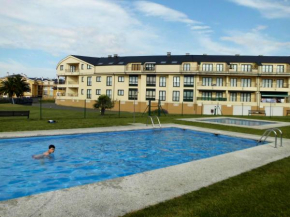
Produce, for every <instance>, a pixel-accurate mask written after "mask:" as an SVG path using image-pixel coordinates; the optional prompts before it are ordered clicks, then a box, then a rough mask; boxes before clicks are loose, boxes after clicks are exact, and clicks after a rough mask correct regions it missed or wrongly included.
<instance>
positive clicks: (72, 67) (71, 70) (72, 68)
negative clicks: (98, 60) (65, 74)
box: [69, 66, 77, 72]
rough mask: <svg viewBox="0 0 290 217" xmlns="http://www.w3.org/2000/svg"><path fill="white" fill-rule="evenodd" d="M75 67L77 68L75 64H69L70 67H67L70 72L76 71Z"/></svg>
mask: <svg viewBox="0 0 290 217" xmlns="http://www.w3.org/2000/svg"><path fill="white" fill-rule="evenodd" d="M76 68H77V67H76V66H70V68H69V69H70V72H75V71H76Z"/></svg>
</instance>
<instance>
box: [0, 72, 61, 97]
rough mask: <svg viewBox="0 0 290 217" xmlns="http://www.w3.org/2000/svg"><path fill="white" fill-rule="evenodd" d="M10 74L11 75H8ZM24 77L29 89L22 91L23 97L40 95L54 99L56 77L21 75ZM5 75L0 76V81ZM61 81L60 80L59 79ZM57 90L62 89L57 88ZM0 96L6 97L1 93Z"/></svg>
mask: <svg viewBox="0 0 290 217" xmlns="http://www.w3.org/2000/svg"><path fill="white" fill-rule="evenodd" d="M10 76H12V75H10ZM21 76H23V77H24V78H25V79H26V82H27V83H28V84H29V86H30V89H31V91H30V92H24V97H42V98H43V99H55V98H56V92H57V82H58V80H57V79H48V78H33V77H26V76H25V75H21ZM6 78H7V76H6V77H2V78H0V82H1V81H2V80H5V79H6ZM60 82H62V80H60ZM58 91H59V92H62V91H63V90H61V89H59V90H58ZM2 97H7V96H5V95H3V96H2Z"/></svg>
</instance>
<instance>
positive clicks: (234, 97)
mask: <svg viewBox="0 0 290 217" xmlns="http://www.w3.org/2000/svg"><path fill="white" fill-rule="evenodd" d="M230 101H231V102H236V101H237V93H230Z"/></svg>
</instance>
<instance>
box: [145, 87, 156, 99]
mask: <svg viewBox="0 0 290 217" xmlns="http://www.w3.org/2000/svg"><path fill="white" fill-rule="evenodd" d="M149 99H151V100H155V89H146V100H149Z"/></svg>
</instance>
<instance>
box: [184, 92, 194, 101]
mask: <svg viewBox="0 0 290 217" xmlns="http://www.w3.org/2000/svg"><path fill="white" fill-rule="evenodd" d="M183 101H184V102H193V90H184V92H183Z"/></svg>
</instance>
